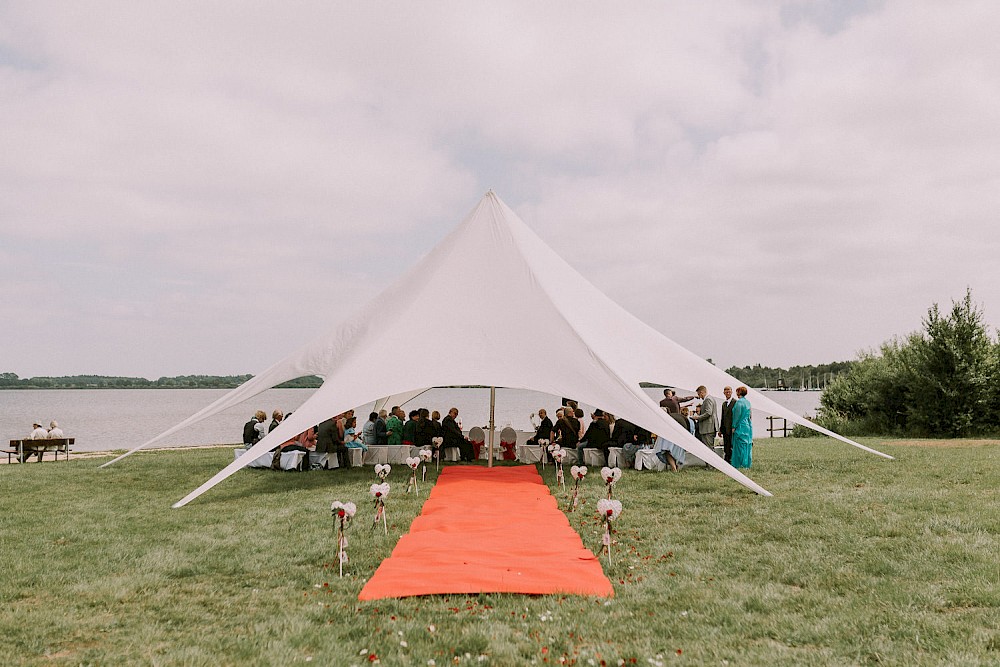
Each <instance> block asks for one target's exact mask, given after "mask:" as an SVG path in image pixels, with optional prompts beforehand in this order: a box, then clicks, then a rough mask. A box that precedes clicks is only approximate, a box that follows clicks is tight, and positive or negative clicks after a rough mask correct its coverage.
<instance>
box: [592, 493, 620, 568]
mask: <svg viewBox="0 0 1000 667" xmlns="http://www.w3.org/2000/svg"><path fill="white" fill-rule="evenodd" d="M621 513H622V503H621V501H620V500H611V499H610V498H601V499H600V500H598V501H597V514H598V515H599V516H600V517H601V521H602V522H604V536H603V537H602V538H601V546H602V549H601V550H602V551H603V550H604V549H607V551H608V566H609V567H610V566H611V534H612V532H613V531H612V529H611V522H612V521H614V520H615V519H617V518H618V515H619V514H621Z"/></svg>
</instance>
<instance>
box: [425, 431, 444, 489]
mask: <svg viewBox="0 0 1000 667" xmlns="http://www.w3.org/2000/svg"><path fill="white" fill-rule="evenodd" d="M435 440H441V441H442V442H443V441H444V439H443V438H431V442H433V441H435ZM432 458H434V452H432V451H431V450H429V449H421V450H420V460H421V461H423V462H424V464H423V465H422V466H420V481H421V482H426V481H427V462H428V461H430V460H431V459H432Z"/></svg>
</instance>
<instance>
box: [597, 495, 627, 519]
mask: <svg viewBox="0 0 1000 667" xmlns="http://www.w3.org/2000/svg"><path fill="white" fill-rule="evenodd" d="M597 513H598V514H599V515H601V517H603V518H604V519H607V520H608V521H614V520H615V519H617V518H618V515H619V514H621V513H622V503H621V501H620V500H608V499H607V498H601V499H600V500H598V501H597Z"/></svg>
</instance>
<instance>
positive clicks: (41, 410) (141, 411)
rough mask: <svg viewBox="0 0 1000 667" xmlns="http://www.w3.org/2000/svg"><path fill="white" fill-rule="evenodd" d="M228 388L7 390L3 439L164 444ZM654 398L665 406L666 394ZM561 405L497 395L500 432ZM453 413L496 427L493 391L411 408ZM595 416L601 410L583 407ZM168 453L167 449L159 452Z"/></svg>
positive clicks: (212, 437)
mask: <svg viewBox="0 0 1000 667" xmlns="http://www.w3.org/2000/svg"><path fill="white" fill-rule="evenodd" d="M227 391H228V390H226V389H93V390H90V389H64V390H7V391H0V438H3V439H4V442H6V440H11V439H17V438H22V437H24V436H26V435H27V434H28V433H29V432H30V431H31V423H32V422H33V421H36V420H38V421H41V422H42V423H43V424H44V425H45V426H46V427H47V426H48V424H49V422H50V421H51V420H53V419H55V420H56V421H58V422H59V425H60V427H61V428H62V429H63V431H65V433H66V435H67V437H74V438H76V446H75V450H76V451H107V450H113V449H130V448H132V447H135V446H136V445H139V444H142V443H143V442H146V441H147V440H149V439H151V438H153V437H156V436H157V435H159V434H160V433H162V432H163V431H166V430H167V429H168V428H170V427H171V426H173V425H174V424H177V423H179V422H181V421H183V420H184V419H186V418H187V417H190V416H191V415H192V414H194V413H195V412H197V411H198V410H200V409H202V408H203V407H205V406H206V405H208V404H209V403H211V402H212V401H214V400H215V399H217V398H219V397H220V396H222V395H224V394H225V393H226V392H227ZM314 391H315V389H270V390H268V391H265V392H263V393H262V394H260V395H258V396H256V397H255V398H252V399H250V400H249V401H247V402H246V403H244V404H243V405H241V406H237V407H235V408H231V409H229V410H226V411H224V412H221V413H220V414H218V415H216V416H214V417H212V418H209V419H206V420H204V421H202V422H200V423H199V424H196V425H194V426H191V427H190V428H187V429H185V430H183V431H181V432H180V433H177V434H175V435H174V436H172V437H170V438H168V439H166V440H165V441H164V442H163V443H162V446H190V445H211V444H219V443H238V442H241V441H242V435H243V424H244V423H246V421H247V420H248V419H250V417H251V415H252V414H253V413H254V412H255V411H256V410H258V409H261V410H264V411H265V412H267V413H268V415H270V414H271V411H272V410H274V409H280V410H281V411H283V412H288V411H289V410H294V409H295V408H297V407H298V406H300V405H301V404H302V403H303V402H304V401H305V400H306V399H307V398H309V396H311V395H312V393H313V392H314ZM646 392H647V393H648V394H649V395H650V396H652V397H654V398H655V399H656V400H657V401H658V400H659V399H660V398H661V397H662V395H663V392H662V390H660V389H647V390H646ZM767 395H768V397H769V398H771V399H773V400H774V401H775V402H777V403H780V404H781V405H784V406H785V407H787V408H789V409H790V410H792V411H793V412H795V413H797V414H801V415H808V416H812V415H813V414H815V411H816V408H817V407H818V406H819V397H820V392H815V391H804V392H799V391H786V392H778V391H771V392H768V394H767ZM559 403H560V399H559V398H557V397H553V396H550V395H549V394H543V393H540V392H536V391H528V390H524V389H497V400H496V409H495V413H494V414H495V417H494V421H495V423H496V424H497V426H498V427H503V426H507V425H510V426H513V427H514V428H515V429H517V430H531V421H530V419H529V415H530V414H531V413H532V412H537V411H538V408H545V409H546V410H547V411H548V412H549V414H550V415H554V414H555V411H556V408H558V407H559ZM452 406H454V407H457V408H458V409H459V419H460V420H461V421H462V425H463V426H464V428H466V429H468V428H471V427H473V426H483V425H485V424H487V423H488V422H489V410H490V390H489V389H431V390H430V391H428V392H426V393H424V394H422V395H420V396H419V397H417V398H416V399H414V400H413V401H412V402H411V403H410V404H407V405H406V406H404V407H405V408H406V409H407V411H409V410H410V409H412V408H416V407H426V408H428V409H430V410H439V411H440V412H441V413H442V415H443V414H445V413H446V412H447V411H448V409H449V408H451V407H452ZM371 407H372V404H371V403H369V404H367V405H362V406H358V408H357V413H358V414H359V415H363V416H367V414H368V413H369V412H371ZM581 407H582V408H583V409H584V410H585V411H586V413H587V415H588V416H589V415H590V412H591V411H592V410H593V406H588V405H581ZM753 422H754V436H755V437H757V438H761V437H767V432H766V429H767V426H768V422H767V417H766V415H764V414H763V413H759V412H758V411H756V410H755V411H754V414H753ZM158 446H160V445H158Z"/></svg>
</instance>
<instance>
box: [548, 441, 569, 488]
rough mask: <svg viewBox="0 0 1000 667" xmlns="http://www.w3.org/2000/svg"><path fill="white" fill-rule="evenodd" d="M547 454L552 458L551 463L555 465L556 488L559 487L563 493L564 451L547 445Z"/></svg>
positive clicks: (557, 446) (552, 445)
mask: <svg viewBox="0 0 1000 667" xmlns="http://www.w3.org/2000/svg"><path fill="white" fill-rule="evenodd" d="M549 454H551V456H552V461H553V463H555V467H556V486H561V487H562V488H563V491H565V490H566V478H565V476H563V466H562V464H563V459H564V458H566V450H565V449H563V448H562V447H560V446H559V445H557V444H554V443H553V444H551V445H549Z"/></svg>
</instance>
